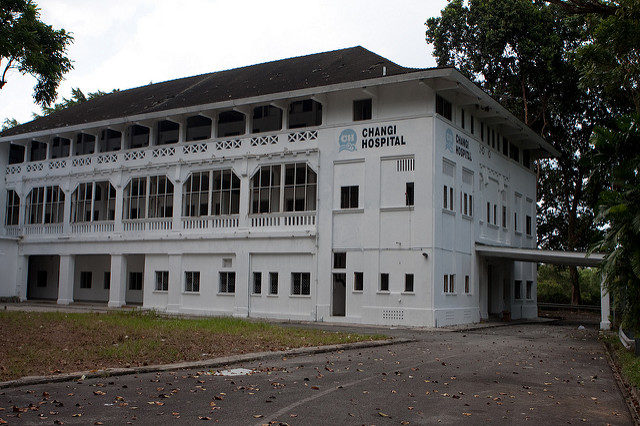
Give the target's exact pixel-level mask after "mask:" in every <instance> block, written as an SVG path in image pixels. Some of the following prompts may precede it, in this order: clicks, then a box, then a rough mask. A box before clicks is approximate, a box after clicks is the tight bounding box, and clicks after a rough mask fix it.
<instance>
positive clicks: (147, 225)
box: [122, 217, 173, 232]
mask: <svg viewBox="0 0 640 426" xmlns="http://www.w3.org/2000/svg"><path fill="white" fill-rule="evenodd" d="M172 228H173V219H172V218H170V217H168V218H159V219H129V220H123V221H122V230H123V231H124V232H144V231H171V229H172Z"/></svg>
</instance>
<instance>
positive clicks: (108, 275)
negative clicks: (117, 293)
mask: <svg viewBox="0 0 640 426" xmlns="http://www.w3.org/2000/svg"><path fill="white" fill-rule="evenodd" d="M102 284H103V285H102V286H103V287H104V289H105V290H109V289H110V288H111V272H105V273H104V280H103V282H102Z"/></svg>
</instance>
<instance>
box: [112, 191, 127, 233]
mask: <svg viewBox="0 0 640 426" xmlns="http://www.w3.org/2000/svg"><path fill="white" fill-rule="evenodd" d="M114 188H115V189H116V203H115V216H114V218H113V230H114V232H122V203H123V201H124V200H123V198H122V197H123V188H122V184H116V185H114Z"/></svg>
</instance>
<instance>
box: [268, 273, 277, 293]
mask: <svg viewBox="0 0 640 426" xmlns="http://www.w3.org/2000/svg"><path fill="white" fill-rule="evenodd" d="M269 294H278V273H277V272H269Z"/></svg>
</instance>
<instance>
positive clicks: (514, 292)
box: [513, 280, 522, 300]
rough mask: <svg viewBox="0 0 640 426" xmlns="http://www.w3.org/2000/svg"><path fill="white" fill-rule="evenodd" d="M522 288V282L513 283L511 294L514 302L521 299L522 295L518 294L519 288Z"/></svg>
mask: <svg viewBox="0 0 640 426" xmlns="http://www.w3.org/2000/svg"><path fill="white" fill-rule="evenodd" d="M521 286H522V281H520V280H516V281H515V283H514V289H513V294H514V297H515V299H516V300H519V299H522V295H521V294H520V287H521Z"/></svg>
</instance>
